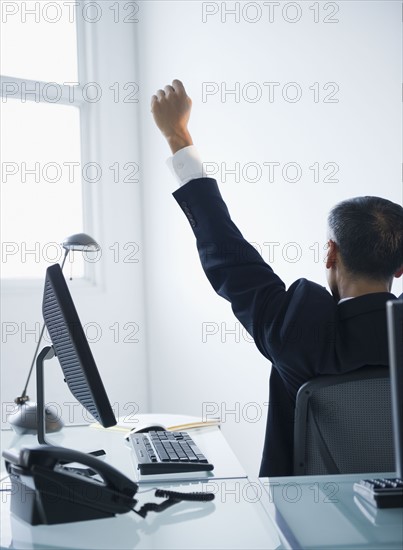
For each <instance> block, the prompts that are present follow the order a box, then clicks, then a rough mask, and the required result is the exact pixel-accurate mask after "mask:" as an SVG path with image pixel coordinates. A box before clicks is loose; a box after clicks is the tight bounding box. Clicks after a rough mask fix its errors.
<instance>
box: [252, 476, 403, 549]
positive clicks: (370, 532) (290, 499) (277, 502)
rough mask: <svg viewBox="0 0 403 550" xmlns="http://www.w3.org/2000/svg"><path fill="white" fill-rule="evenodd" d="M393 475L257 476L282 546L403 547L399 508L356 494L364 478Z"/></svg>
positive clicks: (402, 522) (402, 530)
mask: <svg viewBox="0 0 403 550" xmlns="http://www.w3.org/2000/svg"><path fill="white" fill-rule="evenodd" d="M392 476H393V474H391V473H388V474H385V473H383V474H350V475H334V476H301V477H277V478H272V479H268V478H261V479H260V480H259V481H260V483H261V485H262V487H263V489H264V491H265V492H266V494H267V495H268V496H269V502H270V503H269V505H267V501H266V510H267V511H268V512H269V515H270V517H271V519H272V520H274V521H275V523H276V525H277V527H278V529H279V533H280V536H281V539H282V541H283V544H284V545H285V546H289V547H290V548H293V549H299V548H312V549H313V548H318V549H321V550H322V549H326V548H329V549H330V548H331V549H332V550H333V549H337V548H345V549H348V550H352V549H356V548H357V549H358V548H372V549H374V550H375V549H376V550H386V549H388V548H399V550H401V549H402V548H403V508H391V509H382V510H380V509H377V508H374V507H373V506H371V505H370V504H366V502H365V501H364V500H363V499H361V498H360V497H359V496H358V495H356V494H355V493H354V490H353V484H354V482H355V481H358V480H360V479H363V478H373V477H392Z"/></svg>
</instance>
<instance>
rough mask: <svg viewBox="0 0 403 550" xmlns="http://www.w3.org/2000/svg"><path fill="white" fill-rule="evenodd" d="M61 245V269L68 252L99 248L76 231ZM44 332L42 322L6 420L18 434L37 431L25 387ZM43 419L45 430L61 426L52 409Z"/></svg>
mask: <svg viewBox="0 0 403 550" xmlns="http://www.w3.org/2000/svg"><path fill="white" fill-rule="evenodd" d="M61 245H62V247H63V248H64V250H65V253H64V258H63V262H62V265H61V268H62V269H63V266H64V264H65V263H66V259H67V256H68V254H69V252H70V251H71V252H75V251H84V250H85V251H88V252H96V251H98V250H100V248H101V247H100V246H99V244H98V243H97V242H96V241H95V240H94V239H93V238H92V237H90V236H89V235H87V234H86V233H76V234H75V235H71V236H70V237H67V238H66V239H64V241H63V242H62V243H61ZM44 332H45V323H44V324H43V327H42V330H41V333H40V335H39V341H38V344H37V346H36V349H35V353H34V357H33V359H32V363H31V367H30V369H29V372H28V377H27V381H26V383H25V387H24V389H23V390H22V393H21V395H20V396H19V397H16V398H15V399H14V402H15V403H16V404H17V405H18V409H17V410H16V411H15V412H13V413H12V414H10V415H9V417H8V421H9V423H10V424H11V427H12V428H13V429H14V431H15V432H17V433H18V434H26V433H29V434H34V433H36V432H37V420H36V419H37V404H36V403H34V402H33V401H30V400H29V396H28V395H27V387H28V383H29V380H30V378H31V374H32V370H33V368H34V364H35V359H36V356H37V354H38V350H39V346H40V345H41V341H42V337H43V333H44ZM45 420H46V432H50V433H52V432H58V431H60V430H61V429H62V428H63V421H62V419H61V418H57V417H56V416H55V415H54V414H53V413H52V411H50V410H49V409H47V408H46V409H45Z"/></svg>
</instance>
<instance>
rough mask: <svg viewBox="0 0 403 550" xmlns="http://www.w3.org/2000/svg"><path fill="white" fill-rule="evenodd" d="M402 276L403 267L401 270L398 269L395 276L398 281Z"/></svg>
mask: <svg viewBox="0 0 403 550" xmlns="http://www.w3.org/2000/svg"><path fill="white" fill-rule="evenodd" d="M402 275H403V265H402V267H401V268H400V269H398V270H397V271H396V273H395V275H394V276H395V277H396V279H398V278H399V277H401V276H402Z"/></svg>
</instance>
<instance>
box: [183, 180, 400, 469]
mask: <svg viewBox="0 0 403 550" xmlns="http://www.w3.org/2000/svg"><path fill="white" fill-rule="evenodd" d="M173 195H174V197H175V199H176V200H177V202H178V203H179V205H180V206H181V208H182V210H183V211H184V212H185V214H186V216H187V218H188V220H189V222H190V224H191V226H192V228H193V231H194V234H195V236H196V239H197V248H198V251H199V255H200V260H201V263H202V266H203V269H204V271H205V273H206V275H207V277H208V279H209V281H210V283H211V284H212V286H213V288H214V290H215V291H216V292H217V293H218V294H219V295H220V296H222V297H223V298H225V299H226V300H228V301H229V302H231V306H232V310H233V312H234V313H235V315H236V317H237V318H238V319H239V321H240V322H241V323H242V325H243V326H244V327H245V329H246V330H247V331H248V332H249V333H250V335H251V336H252V337H253V339H254V341H255V344H256V346H257V347H258V349H259V350H260V352H261V353H262V354H263V355H264V356H265V357H266V358H267V359H268V360H269V361H271V362H272V364H273V368H272V370H271V375H270V395H269V411H268V420H267V426H266V437H265V443H264V450H263V459H262V464H261V469H260V475H261V476H283V475H292V474H293V426H294V409H295V398H296V394H297V392H298V389H299V388H300V386H301V385H302V384H304V383H305V382H306V381H307V380H309V379H310V378H313V377H315V376H318V375H320V374H337V373H344V372H348V371H351V370H354V369H358V368H359V367H362V366H364V365H387V364H388V353H387V336H386V313H385V304H386V302H387V301H388V300H390V299H393V298H395V296H394V295H393V294H390V293H376V294H367V295H364V296H360V297H357V298H354V299H351V300H347V301H345V302H342V303H341V304H339V305H338V304H337V302H336V301H335V300H334V298H333V296H332V295H331V294H330V293H329V292H328V291H327V290H326V289H325V288H324V287H322V286H320V285H318V284H316V283H314V282H312V281H308V280H306V279H298V280H297V281H295V282H294V283H293V284H292V285H291V286H290V287H289V288H288V289H286V288H285V285H284V283H283V281H282V280H281V279H280V277H279V276H278V275H276V274H275V273H274V272H273V270H272V268H271V267H270V266H269V265H268V264H267V263H266V262H265V261H264V260H263V258H262V257H261V256H260V254H259V253H258V252H257V251H256V249H255V248H254V247H253V246H252V245H250V244H249V243H248V242H247V241H246V240H245V239H244V238H243V236H242V234H241V233H240V231H239V230H238V228H237V227H236V226H235V224H234V223H233V222H232V220H231V218H230V215H229V212H228V209H227V206H226V205H225V203H224V201H223V199H222V197H221V194H220V191H219V189H218V186H217V182H216V180H214V179H212V178H200V179H195V180H192V181H190V182H189V183H187V184H186V185H184V186H182V187H181V188H180V189H178V190H177V191H175V192H174V193H173Z"/></svg>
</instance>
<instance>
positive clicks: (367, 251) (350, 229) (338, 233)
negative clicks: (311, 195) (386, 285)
mask: <svg viewBox="0 0 403 550" xmlns="http://www.w3.org/2000/svg"><path fill="white" fill-rule="evenodd" d="M328 225H329V229H330V231H331V238H332V240H334V241H335V243H336V244H337V245H338V247H339V251H340V255H341V258H342V260H343V263H344V266H345V268H346V270H347V271H348V272H349V273H351V274H352V275H355V276H358V277H365V278H368V279H372V280H378V281H381V280H386V279H390V278H391V277H393V275H394V274H395V273H396V271H397V270H398V269H399V268H400V267H402V266H403V208H402V207H401V206H400V205H399V204H396V203H394V202H391V201H389V200H387V199H382V198H380V197H356V198H353V199H347V200H345V201H343V202H340V203H339V204H337V205H336V206H335V207H334V208H333V209H332V210H331V212H330V214H329V217H328Z"/></svg>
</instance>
